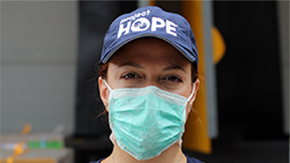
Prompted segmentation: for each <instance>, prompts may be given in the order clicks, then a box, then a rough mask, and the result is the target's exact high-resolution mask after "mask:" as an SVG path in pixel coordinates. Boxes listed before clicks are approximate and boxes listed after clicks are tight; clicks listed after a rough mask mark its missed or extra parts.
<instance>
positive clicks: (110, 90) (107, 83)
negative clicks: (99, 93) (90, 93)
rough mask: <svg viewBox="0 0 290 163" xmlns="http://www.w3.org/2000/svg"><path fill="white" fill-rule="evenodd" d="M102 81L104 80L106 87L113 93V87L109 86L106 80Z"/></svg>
mask: <svg viewBox="0 0 290 163" xmlns="http://www.w3.org/2000/svg"><path fill="white" fill-rule="evenodd" d="M102 80H103V82H104V83H105V85H106V86H107V87H108V89H109V91H110V92H111V91H112V89H111V87H110V86H109V84H108V83H107V82H106V80H105V79H102Z"/></svg>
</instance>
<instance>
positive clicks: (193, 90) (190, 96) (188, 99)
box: [187, 83, 195, 102]
mask: <svg viewBox="0 0 290 163" xmlns="http://www.w3.org/2000/svg"><path fill="white" fill-rule="evenodd" d="M194 92H195V83H193V89H192V92H191V94H190V95H189V97H188V98H187V102H188V101H190V99H191V98H192V96H193V94H194Z"/></svg>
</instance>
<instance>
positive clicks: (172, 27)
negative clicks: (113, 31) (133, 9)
mask: <svg viewBox="0 0 290 163" xmlns="http://www.w3.org/2000/svg"><path fill="white" fill-rule="evenodd" d="M150 12H151V11H150V10H147V11H143V12H140V13H136V14H134V15H132V16H129V17H127V18H124V19H122V20H121V21H120V25H119V30H118V36H117V39H118V38H120V37H121V36H122V34H124V35H126V34H128V33H129V32H131V31H132V32H141V31H145V30H147V29H148V28H150V26H151V28H150V30H151V31H156V30H157V28H165V31H166V33H167V34H170V35H173V36H175V37H176V36H177V34H176V27H178V25H177V24H175V23H174V22H172V21H169V20H163V19H162V18H159V17H152V19H151V21H150V20H148V19H147V18H146V17H145V16H147V15H149V14H150ZM125 25H126V26H125Z"/></svg>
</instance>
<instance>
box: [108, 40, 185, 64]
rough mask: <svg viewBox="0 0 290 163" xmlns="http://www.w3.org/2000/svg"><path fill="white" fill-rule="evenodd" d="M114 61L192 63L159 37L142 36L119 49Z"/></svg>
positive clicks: (113, 58)
mask: <svg viewBox="0 0 290 163" xmlns="http://www.w3.org/2000/svg"><path fill="white" fill-rule="evenodd" d="M111 61H112V62H137V63H138V64H141V63H142V62H148V61H149V62H151V63H155V64H165V63H167V64H169V63H170V64H177V65H184V64H190V61H188V60H187V59H186V58H185V57H184V56H183V55H182V54H181V53H180V52H179V51H178V50H177V49H176V48H174V47H173V46H172V45H170V44H168V43H167V42H165V41H163V40H161V39H158V38H141V39H137V40H134V41H132V42H130V43H128V44H126V45H125V46H123V47H122V48H121V49H119V50H118V51H117V52H116V53H115V54H114V55H113V56H112V58H111Z"/></svg>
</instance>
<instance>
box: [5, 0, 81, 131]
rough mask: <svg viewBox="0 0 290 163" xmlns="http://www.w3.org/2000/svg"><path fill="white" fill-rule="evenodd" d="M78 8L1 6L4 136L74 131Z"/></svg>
mask: <svg viewBox="0 0 290 163" xmlns="http://www.w3.org/2000/svg"><path fill="white" fill-rule="evenodd" d="M77 30H78V29H77V2H74V1H45V2H44V1H42V2H41V1H2V2H1V124H0V125H1V131H14V130H20V129H21V127H22V125H23V124H24V123H31V125H32V128H33V130H51V129H53V128H54V127H55V126H56V125H58V124H64V125H65V126H66V129H67V131H70V132H72V131H73V130H74V110H75V85H76V83H75V82H76V58H77Z"/></svg>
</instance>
